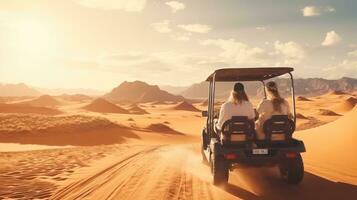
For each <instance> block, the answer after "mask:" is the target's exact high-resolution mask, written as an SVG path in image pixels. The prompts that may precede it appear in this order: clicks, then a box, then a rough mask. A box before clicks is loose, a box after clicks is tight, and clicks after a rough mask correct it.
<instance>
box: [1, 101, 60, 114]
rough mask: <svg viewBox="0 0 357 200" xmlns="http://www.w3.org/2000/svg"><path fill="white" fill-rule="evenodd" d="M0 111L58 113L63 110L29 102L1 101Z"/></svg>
mask: <svg viewBox="0 0 357 200" xmlns="http://www.w3.org/2000/svg"><path fill="white" fill-rule="evenodd" d="M0 113H22V114H26V113H27V114H28V113H33V114H43V115H58V114H61V113H62V112H61V111H59V110H57V109H54V108H46V107H36V106H31V105H27V104H4V103H0Z"/></svg>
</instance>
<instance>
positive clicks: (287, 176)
mask: <svg viewBox="0 0 357 200" xmlns="http://www.w3.org/2000/svg"><path fill="white" fill-rule="evenodd" d="M279 170H280V176H281V178H282V179H283V180H284V181H285V182H286V183H288V184H299V183H300V182H301V181H302V179H303V178H304V163H303V160H302V158H301V155H300V154H298V155H297V156H296V157H295V158H291V159H284V160H283V161H282V162H281V163H280V165H279Z"/></svg>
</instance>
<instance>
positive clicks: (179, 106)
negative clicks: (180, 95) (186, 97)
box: [172, 101, 200, 112]
mask: <svg viewBox="0 0 357 200" xmlns="http://www.w3.org/2000/svg"><path fill="white" fill-rule="evenodd" d="M172 109H173V110H185V111H191V112H200V110H199V109H198V108H196V107H194V106H193V105H192V104H190V103H188V102H187V101H182V102H180V103H178V104H177V105H175V106H174V107H172Z"/></svg>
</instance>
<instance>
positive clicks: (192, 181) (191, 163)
mask: <svg viewBox="0 0 357 200" xmlns="http://www.w3.org/2000/svg"><path fill="white" fill-rule="evenodd" d="M209 175H210V174H209V168H208V167H207V166H205V165H202V164H201V162H200V157H199V156H198V155H196V154H194V153H193V151H192V148H191V147H190V146H189V145H183V146H179V147H177V146H175V147H169V146H162V147H160V146H155V147H146V148H141V147H139V148H136V149H131V150H130V153H125V155H123V156H121V157H120V158H119V159H118V160H117V161H116V162H115V163H114V164H111V165H109V166H107V167H105V168H103V169H101V170H99V171H97V172H95V173H93V174H92V175H90V176H88V177H86V178H84V179H82V180H79V181H77V182H74V183H72V184H70V185H68V186H66V187H64V188H63V189H61V190H60V191H58V192H57V193H56V194H55V195H54V196H53V197H52V199H221V197H222V195H223V196H224V197H226V198H234V196H231V195H229V194H224V193H223V190H221V189H219V188H216V187H213V186H212V185H211V184H210V182H209Z"/></svg>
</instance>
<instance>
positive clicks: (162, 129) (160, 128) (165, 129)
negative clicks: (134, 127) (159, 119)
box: [146, 123, 183, 135]
mask: <svg viewBox="0 0 357 200" xmlns="http://www.w3.org/2000/svg"><path fill="white" fill-rule="evenodd" d="M146 129H147V130H149V131H153V132H158V133H165V134H179V135H182V134H183V133H180V132H178V131H175V130H174V129H172V128H171V127H169V126H168V125H166V124H164V123H155V124H150V125H149V126H148V127H147V128H146Z"/></svg>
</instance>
